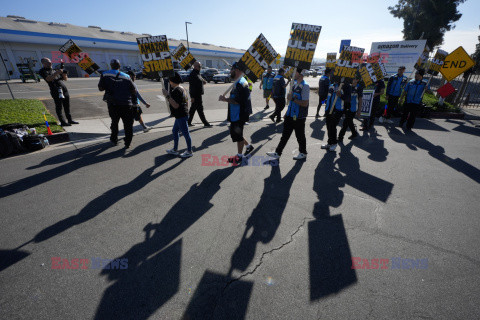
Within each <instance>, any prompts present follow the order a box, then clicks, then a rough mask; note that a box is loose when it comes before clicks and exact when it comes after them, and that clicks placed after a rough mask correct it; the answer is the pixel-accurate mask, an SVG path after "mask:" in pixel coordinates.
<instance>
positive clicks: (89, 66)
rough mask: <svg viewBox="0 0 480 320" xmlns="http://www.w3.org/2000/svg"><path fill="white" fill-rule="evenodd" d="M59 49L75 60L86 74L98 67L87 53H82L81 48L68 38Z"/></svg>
mask: <svg viewBox="0 0 480 320" xmlns="http://www.w3.org/2000/svg"><path fill="white" fill-rule="evenodd" d="M59 51H60V52H62V53H64V54H65V55H66V56H67V57H68V58H69V59H71V60H72V61H77V63H78V65H79V66H80V68H82V70H83V71H85V72H86V73H88V74H92V73H94V72H95V71H97V70H98V69H100V67H99V66H98V65H97V64H96V63H95V62H93V60H92V59H91V58H90V57H89V56H88V55H85V54H82V49H80V47H79V46H77V45H76V44H75V42H73V40H72V39H70V40H68V41H67V43H65V44H64V45H63V46H62V47H61V48H60V49H59Z"/></svg>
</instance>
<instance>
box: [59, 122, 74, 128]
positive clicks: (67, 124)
mask: <svg viewBox="0 0 480 320" xmlns="http://www.w3.org/2000/svg"><path fill="white" fill-rule="evenodd" d="M60 125H61V126H62V127H71V126H72V125H71V124H70V123H68V122H61V123H60Z"/></svg>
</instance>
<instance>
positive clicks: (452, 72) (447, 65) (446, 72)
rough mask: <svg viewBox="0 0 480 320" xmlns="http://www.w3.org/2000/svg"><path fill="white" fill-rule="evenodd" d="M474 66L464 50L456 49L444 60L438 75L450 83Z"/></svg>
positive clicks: (473, 62) (461, 48)
mask: <svg viewBox="0 0 480 320" xmlns="http://www.w3.org/2000/svg"><path fill="white" fill-rule="evenodd" d="M474 65H475V61H473V60H472V58H470V56H469V55H468V53H467V52H466V51H465V49H463V47H458V48H457V49H455V51H453V52H452V53H450V54H449V55H448V56H447V57H446V58H445V62H444V63H443V65H442V68H440V73H441V74H442V75H443V77H444V78H445V79H447V81H452V80H453V79H455V78H456V77H458V76H459V75H461V74H462V73H464V72H465V71H467V70H468V69H470V68H471V67H473V66H474Z"/></svg>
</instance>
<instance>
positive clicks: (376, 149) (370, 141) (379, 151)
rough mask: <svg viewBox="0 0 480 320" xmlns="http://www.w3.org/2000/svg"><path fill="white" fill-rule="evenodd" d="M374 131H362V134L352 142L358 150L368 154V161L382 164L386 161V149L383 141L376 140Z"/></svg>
mask: <svg viewBox="0 0 480 320" xmlns="http://www.w3.org/2000/svg"><path fill="white" fill-rule="evenodd" d="M378 136H379V135H378V134H377V133H376V131H367V130H366V131H364V132H363V134H362V135H361V136H359V137H357V138H355V139H353V140H352V142H353V143H354V144H355V146H356V147H357V148H359V149H362V150H363V151H365V152H368V153H369V155H368V159H370V160H373V161H376V162H384V161H386V160H387V156H388V154H389V152H388V150H387V148H385V141H384V140H380V139H378Z"/></svg>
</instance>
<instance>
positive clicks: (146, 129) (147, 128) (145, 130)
mask: <svg viewBox="0 0 480 320" xmlns="http://www.w3.org/2000/svg"><path fill="white" fill-rule="evenodd" d="M150 129H152V128H150V127H145V128H143V132H148V131H150Z"/></svg>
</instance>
